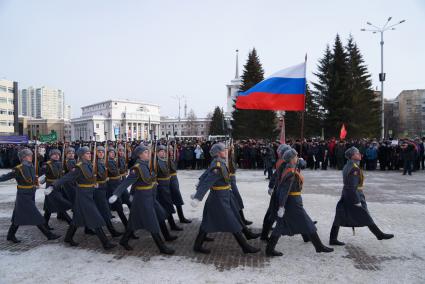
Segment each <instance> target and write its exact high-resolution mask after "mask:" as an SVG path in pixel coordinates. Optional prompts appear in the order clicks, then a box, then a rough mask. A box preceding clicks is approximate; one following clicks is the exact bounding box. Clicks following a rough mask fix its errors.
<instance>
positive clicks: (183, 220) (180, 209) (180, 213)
mask: <svg viewBox="0 0 425 284" xmlns="http://www.w3.org/2000/svg"><path fill="white" fill-rule="evenodd" d="M176 208H177V215H178V216H179V220H180V223H183V224H189V223H192V221H191V220H189V219H186V218H185V217H184V214H183V207H182V206H181V205H176Z"/></svg>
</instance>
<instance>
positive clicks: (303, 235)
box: [301, 234, 310, 243]
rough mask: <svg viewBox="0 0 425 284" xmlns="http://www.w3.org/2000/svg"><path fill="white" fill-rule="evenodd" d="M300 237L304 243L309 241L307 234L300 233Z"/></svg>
mask: <svg viewBox="0 0 425 284" xmlns="http://www.w3.org/2000/svg"><path fill="white" fill-rule="evenodd" d="M301 237H303V241H304V242H305V243H308V242H309V241H310V239H309V238H308V235H305V234H301Z"/></svg>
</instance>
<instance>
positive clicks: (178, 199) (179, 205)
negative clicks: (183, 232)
mask: <svg viewBox="0 0 425 284" xmlns="http://www.w3.org/2000/svg"><path fill="white" fill-rule="evenodd" d="M175 147H177V145H176V146H175ZM169 153H170V155H169V156H168V161H169V163H168V164H169V169H170V192H171V200H172V201H173V204H174V205H175V206H176V209H177V215H178V216H179V220H180V223H184V224H189V223H191V222H192V221H191V220H188V219H186V217H185V216H184V213H183V204H184V202H183V198H182V194H181V192H180V185H179V179H178V178H177V163H176V157H174V155H173V157H172V158H173V159H171V154H172V153H171V151H170V152H169Z"/></svg>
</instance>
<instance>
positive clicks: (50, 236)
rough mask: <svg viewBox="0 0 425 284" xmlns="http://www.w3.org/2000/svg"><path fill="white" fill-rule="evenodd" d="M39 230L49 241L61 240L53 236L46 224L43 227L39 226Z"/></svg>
mask: <svg viewBox="0 0 425 284" xmlns="http://www.w3.org/2000/svg"><path fill="white" fill-rule="evenodd" d="M37 228H38V229H39V230H40V231H41V232H42V233H43V235H45V236H46V237H47V239H48V240H56V239H59V238H60V237H61V236H59V235H56V234H53V233H52V232H50V230H49V229H48V228H47V227H46V225H45V224H43V225H37Z"/></svg>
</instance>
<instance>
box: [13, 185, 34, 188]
mask: <svg viewBox="0 0 425 284" xmlns="http://www.w3.org/2000/svg"><path fill="white" fill-rule="evenodd" d="M17 187H18V188H20V189H33V188H34V185H19V184H18V185H17Z"/></svg>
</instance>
